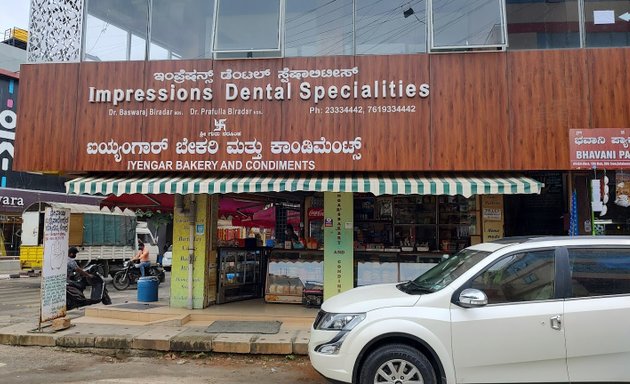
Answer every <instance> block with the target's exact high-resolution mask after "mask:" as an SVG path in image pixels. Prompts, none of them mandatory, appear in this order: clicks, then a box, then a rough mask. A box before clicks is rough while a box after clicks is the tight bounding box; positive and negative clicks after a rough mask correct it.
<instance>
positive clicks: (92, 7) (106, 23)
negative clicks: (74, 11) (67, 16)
mask: <svg viewBox="0 0 630 384" xmlns="http://www.w3.org/2000/svg"><path fill="white" fill-rule="evenodd" d="M149 6H150V2H148V1H146V0H92V1H88V4H87V18H86V23H85V38H84V42H83V47H84V48H83V52H84V60H86V61H116V60H144V59H145V51H146V49H145V46H146V38H147V24H148V20H149Z"/></svg>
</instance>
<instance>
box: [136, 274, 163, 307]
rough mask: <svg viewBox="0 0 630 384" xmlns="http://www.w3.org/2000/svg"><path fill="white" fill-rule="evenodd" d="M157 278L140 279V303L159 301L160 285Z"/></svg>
mask: <svg viewBox="0 0 630 384" xmlns="http://www.w3.org/2000/svg"><path fill="white" fill-rule="evenodd" d="M159 283H160V281H159V280H158V278H157V277H155V276H148V277H141V278H140V279H138V301H158V284H159Z"/></svg>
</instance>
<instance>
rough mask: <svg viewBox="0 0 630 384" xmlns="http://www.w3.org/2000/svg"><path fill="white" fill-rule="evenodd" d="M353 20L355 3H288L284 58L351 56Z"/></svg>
mask: <svg viewBox="0 0 630 384" xmlns="http://www.w3.org/2000/svg"><path fill="white" fill-rule="evenodd" d="M384 3H387V2H384ZM352 20H353V18H352V0H334V1H333V0H315V1H304V0H286V14H285V29H286V30H285V43H284V45H285V47H284V55H285V56H287V57H295V56H334V55H352V54H353V51H354V49H353V46H352V45H353V41H352V40H353V39H352V36H353V33H352Z"/></svg>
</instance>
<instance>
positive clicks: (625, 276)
mask: <svg viewBox="0 0 630 384" xmlns="http://www.w3.org/2000/svg"><path fill="white" fill-rule="evenodd" d="M569 261H570V263H571V288H572V297H588V296H601V295H618V294H628V293H630V248H620V249H593V248H590V249H569Z"/></svg>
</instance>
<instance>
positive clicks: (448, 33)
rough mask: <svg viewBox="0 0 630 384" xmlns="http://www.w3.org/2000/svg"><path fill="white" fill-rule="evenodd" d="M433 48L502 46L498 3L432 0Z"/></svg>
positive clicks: (473, 0)
mask: <svg viewBox="0 0 630 384" xmlns="http://www.w3.org/2000/svg"><path fill="white" fill-rule="evenodd" d="M432 9H433V19H432V21H433V46H434V47H436V48H449V47H455V48H457V47H480V46H499V45H503V44H505V36H504V34H503V27H502V25H503V17H502V12H501V1H500V0H433V3H432Z"/></svg>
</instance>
